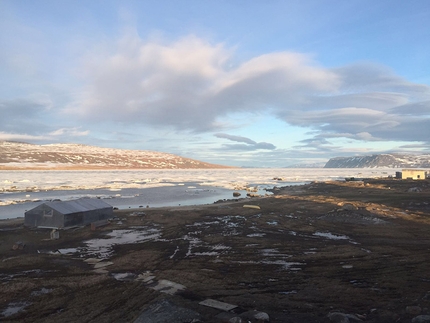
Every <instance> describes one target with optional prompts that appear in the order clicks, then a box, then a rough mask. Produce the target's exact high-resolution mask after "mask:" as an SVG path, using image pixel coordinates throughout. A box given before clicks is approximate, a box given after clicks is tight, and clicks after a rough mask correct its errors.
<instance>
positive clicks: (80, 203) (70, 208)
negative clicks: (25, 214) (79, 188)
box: [45, 198, 112, 214]
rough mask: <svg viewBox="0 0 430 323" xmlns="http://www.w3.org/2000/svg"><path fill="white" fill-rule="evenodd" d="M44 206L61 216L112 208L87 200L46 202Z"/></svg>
mask: <svg viewBox="0 0 430 323" xmlns="http://www.w3.org/2000/svg"><path fill="white" fill-rule="evenodd" d="M45 204H46V205H47V206H49V207H51V208H53V209H54V210H56V211H58V212H60V213H62V214H71V213H77V212H85V211H91V210H98V209H105V208H109V207H112V206H111V205H109V204H107V203H106V202H104V201H102V200H99V199H87V198H84V199H79V200H73V201H58V202H47V203H45Z"/></svg>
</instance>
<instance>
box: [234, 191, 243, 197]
mask: <svg viewBox="0 0 430 323" xmlns="http://www.w3.org/2000/svg"><path fill="white" fill-rule="evenodd" d="M241 195H242V194H240V193H239V192H233V196H234V197H238V196H241Z"/></svg>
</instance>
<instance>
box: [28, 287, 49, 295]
mask: <svg viewBox="0 0 430 323" xmlns="http://www.w3.org/2000/svg"><path fill="white" fill-rule="evenodd" d="M52 291H53V289H52V288H45V287H42V288H41V289H39V290H35V291H33V292H31V294H30V295H31V296H42V295H45V294H49V293H51V292H52Z"/></svg>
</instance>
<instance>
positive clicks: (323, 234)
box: [313, 231, 350, 240]
mask: <svg viewBox="0 0 430 323" xmlns="http://www.w3.org/2000/svg"><path fill="white" fill-rule="evenodd" d="M313 235H314V236H317V237H323V238H326V239H330V240H349V239H350V238H349V237H347V236H344V235H336V234H332V233H330V232H319V231H317V232H315V233H314V234H313Z"/></svg>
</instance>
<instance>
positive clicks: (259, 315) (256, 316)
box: [240, 311, 270, 323]
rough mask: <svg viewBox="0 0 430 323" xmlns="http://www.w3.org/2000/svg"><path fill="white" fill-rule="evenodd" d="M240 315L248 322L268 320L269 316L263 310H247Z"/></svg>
mask: <svg viewBox="0 0 430 323" xmlns="http://www.w3.org/2000/svg"><path fill="white" fill-rule="evenodd" d="M240 317H241V318H242V319H245V320H247V321H249V322H252V323H254V322H258V323H260V322H269V321H270V318H269V315H268V314H267V313H265V312H259V311H248V312H245V313H242V314H240Z"/></svg>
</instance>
